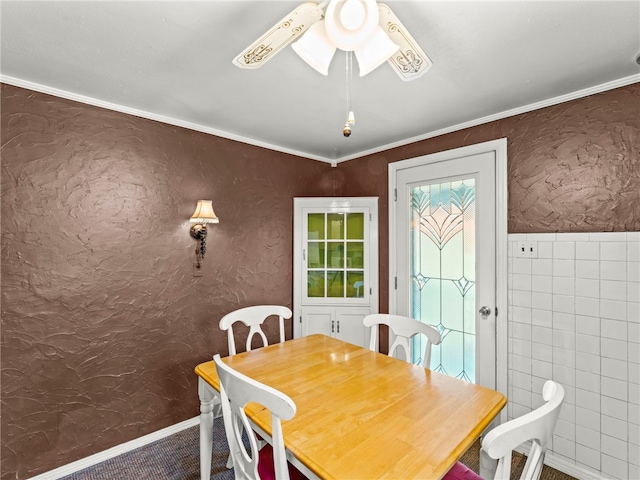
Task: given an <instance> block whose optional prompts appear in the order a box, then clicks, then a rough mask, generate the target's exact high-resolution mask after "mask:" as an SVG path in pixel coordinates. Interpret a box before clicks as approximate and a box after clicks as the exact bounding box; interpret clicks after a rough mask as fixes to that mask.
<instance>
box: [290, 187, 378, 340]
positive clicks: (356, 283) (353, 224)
mask: <svg viewBox="0 0 640 480" xmlns="http://www.w3.org/2000/svg"><path fill="white" fill-rule="evenodd" d="M294 242H295V248H294V318H295V320H296V321H295V327H294V335H295V336H303V335H310V334H313V333H324V334H327V335H331V336H334V337H338V338H342V339H343V340H346V341H350V342H352V343H356V344H358V345H363V346H367V345H368V332H366V331H365V329H364V327H363V326H362V318H364V316H365V315H367V314H369V313H376V312H377V308H378V199H377V197H346V198H334V197H327V198H324V197H322V198H296V199H294Z"/></svg>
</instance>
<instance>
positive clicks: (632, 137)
mask: <svg viewBox="0 0 640 480" xmlns="http://www.w3.org/2000/svg"><path fill="white" fill-rule="evenodd" d="M504 137H506V138H507V144H508V146H507V150H508V189H509V198H508V212H509V213H508V215H509V225H508V229H509V233H551V232H609V231H640V84H634V85H630V86H627V87H623V88H618V89H615V90H611V91H608V92H603V93H600V94H597V95H592V96H589V97H585V98H581V99H578V100H574V101H571V102H567V103H563V104H560V105H555V106H552V107H547V108H544V109H540V110H536V111H533V112H529V113H525V114H522V115H518V116H514V117H510V118H506V119H503V120H498V121H495V122H491V123H487V124H484V125H479V126H477V127H473V128H468V129H465V130H461V131H458V132H453V133H450V134H447V135H442V136H440V137H435V138H431V139H428V140H423V141H421V142H416V143H412V144H410V145H405V146H402V147H398V148H395V149H392V150H387V151H384V152H381V153H377V154H373V155H369V156H367V157H363V158H359V159H357V160H355V161H350V162H345V163H340V164H339V165H338V170H339V173H340V176H339V181H337V182H336V185H337V188H338V190H337V195H354V196H358V195H371V196H379V197H380V204H379V205H380V219H379V225H380V311H381V312H388V311H389V310H388V309H389V303H388V296H389V285H388V277H389V245H388V241H387V239H388V235H389V230H388V226H389V225H388V223H389V222H388V213H389V212H388V195H387V192H388V188H389V187H388V164H389V163H391V162H395V161H399V160H405V159H408V158H414V157H419V156H422V155H428V154H430V153H436V152H441V151H445V150H450V149H454V148H459V147H463V146H466V145H473V144H476V143H481V142H486V141H489V140H495V139H498V138H504ZM363 172H366V174H363ZM381 337H382V335H381ZM381 342H384V338H381Z"/></svg>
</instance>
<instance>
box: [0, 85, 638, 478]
mask: <svg viewBox="0 0 640 480" xmlns="http://www.w3.org/2000/svg"><path fill="white" fill-rule="evenodd" d="M639 110H640V85H632V86H629V87H625V88H620V89H617V90H613V91H610V92H605V93H601V94H598V95H594V96H591V97H587V98H584V99H580V100H576V101H573V102H569V103H565V104H562V105H557V106H553V107H549V108H546V109H542V110H538V111H535V112H530V113H526V114H523V115H519V116H516V117H512V118H508V119H504V120H500V121H496V122H492V123H489V124H486V125H481V126H478V127H474V128H470V129H467V130H464V131H460V132H455V133H451V134H448V135H444V136H441V137H438V138H433V139H429V140H425V141H422V142H417V143H414V144H411V145H407V146H404V147H400V148H396V149H393V150H388V151H385V152H381V153H379V154H375V155H370V156H367V157H364V158H361V159H357V160H352V161H349V162H345V163H341V164H339V165H338V167H337V168H333V169H332V168H330V167H329V166H328V165H325V164H323V163H320V162H315V161H311V160H306V159H300V158H296V157H293V156H290V155H286V154H281V153H277V152H272V151H269V150H265V149H260V148H257V147H252V146H248V145H243V144H240V143H237V142H233V141H230V140H225V139H221V138H217V137H213V136H209V135H205V134H202V133H198V132H192V131H188V130H184V129H180V128H176V127H172V126H170V125H164V124H160V123H156V122H152V121H149V120H144V119H139V118H136V117H131V116H128V115H124V114H120V113H116V112H110V111H107V110H102V109H99V108H95V107H91V106H86V105H81V104H78V103H74V102H71V101H67V100H62V99H59V98H55V97H50V96H47V95H42V94H39V93H34V92H30V91H27V90H23V89H19V88H15V87H10V86H6V85H3V86H2V132H1V133H2V257H1V260H2V265H1V267H2V279H1V288H2V292H1V293H2V319H1V329H2V343H1V348H2V352H1V361H2V378H1V381H2V479H3V480H8V479H10V478H11V479H15V478H18V479H22V478H27V477H29V476H32V475H35V474H37V473H40V472H43V471H46V470H49V469H52V468H55V467H57V466H60V465H63V464H66V463H68V462H70V461H73V460H76V459H79V458H83V457H85V456H87V455H90V454H91V453H94V452H97V451H101V450H104V449H106V448H108V447H110V446H112V445H115V444H118V443H122V442H124V441H127V440H130V439H132V438H136V437H139V436H141V435H143V434H146V433H149V432H151V431H155V430H157V429H159V428H162V427H165V426H167V425H170V424H174V423H177V422H179V421H182V420H185V419H187V418H191V417H193V416H195V415H197V413H198V402H197V397H196V393H195V392H196V382H195V375H194V374H193V373H192V369H193V366H194V365H195V364H197V363H198V362H200V361H204V360H207V359H209V358H210V356H211V355H212V354H213V353H215V352H218V351H220V352H222V353H223V354H224V353H225V352H226V348H227V347H226V339H225V338H224V336H223V335H221V334H220V332H219V330H218V329H217V327H216V323H217V319H219V318H220V316H221V315H223V314H224V313H226V312H228V311H230V310H233V309H235V308H237V307H240V306H245V305H250V304H256V303H263V302H273V303H282V304H285V305H289V306H291V301H292V300H291V298H292V295H291V281H292V268H291V261H292V231H291V227H292V198H293V197H294V196H316V195H317V196H322V195H334V194H335V195H345V196H360V195H366V196H370V195H371V196H379V197H380V203H379V208H380V311H381V312H387V311H388V281H387V279H388V243H387V238H388V203H387V202H388V198H387V188H388V186H387V168H388V164H389V163H390V162H393V161H398V160H403V159H406V158H412V157H417V156H421V155H426V154H429V153H434V152H438V151H442V150H447V149H452V148H457V147H461V146H464V145H470V144H474V143H479V142H483V141H488V140H493V139H496V138H502V137H507V139H508V149H509V231H510V232H511V233H516V232H556V231H558V232H577V231H622V230H640V180H639V178H640V164H639V161H640V160H639V158H640V154H639V145H640V133H639V126H638V118H639V114H640V111H639ZM363 172H366V175H363ZM199 198H210V199H211V200H213V204H214V207H215V209H216V213H217V214H218V216H219V217H220V219H221V223H220V224H218V225H214V226H212V227H211V228H210V229H209V232H210V233H209V238H208V253H207V258H206V259H205V265H204V275H203V277H200V278H194V277H193V275H192V262H193V260H194V258H193V249H194V247H195V241H194V240H193V239H191V237H189V234H188V228H189V226H188V223H187V219H188V217H189V216H190V215H191V213H193V209H194V208H195V202H196V200H197V199H199ZM288 328H289V331H290V329H291V325H290V324H289V325H288ZM289 334H290V333H289ZM271 337H272V338H273V335H272V336H271Z"/></svg>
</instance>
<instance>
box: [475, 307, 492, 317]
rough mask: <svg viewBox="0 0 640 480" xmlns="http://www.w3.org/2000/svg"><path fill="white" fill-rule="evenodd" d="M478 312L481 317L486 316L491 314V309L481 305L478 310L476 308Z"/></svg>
mask: <svg viewBox="0 0 640 480" xmlns="http://www.w3.org/2000/svg"><path fill="white" fill-rule="evenodd" d="M478 313H479V314H480V315H482V316H483V317H486V316H487V315H491V309H490V308H489V307H487V306H484V307H481V308H480V310H478Z"/></svg>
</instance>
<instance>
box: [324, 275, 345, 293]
mask: <svg viewBox="0 0 640 480" xmlns="http://www.w3.org/2000/svg"><path fill="white" fill-rule="evenodd" d="M327 297H344V272H343V271H339V270H329V271H328V272H327Z"/></svg>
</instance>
